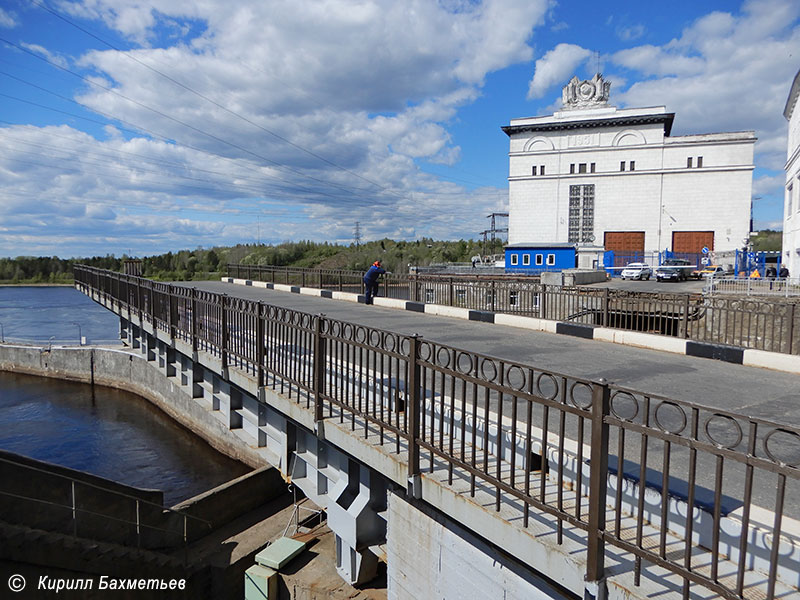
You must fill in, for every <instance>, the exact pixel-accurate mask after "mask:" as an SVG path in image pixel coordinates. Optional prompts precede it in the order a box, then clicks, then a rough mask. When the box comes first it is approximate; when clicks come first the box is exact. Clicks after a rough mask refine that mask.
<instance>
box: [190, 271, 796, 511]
mask: <svg viewBox="0 0 800 600" xmlns="http://www.w3.org/2000/svg"><path fill="white" fill-rule="evenodd" d="M625 283H647V282H625ZM178 285H192V286H195V287H196V288H198V289H203V290H207V291H210V292H216V293H224V294H228V295H229V296H237V297H240V298H247V299H251V300H260V301H262V302H265V303H267V304H272V305H276V306H281V307H285V308H291V309H294V310H299V311H302V312H307V313H311V314H320V313H324V314H325V315H326V316H328V317H330V318H333V319H338V320H342V321H349V322H351V323H357V324H361V325H365V326H368V327H375V328H380V329H384V330H388V331H393V332H397V333H401V334H406V335H410V334H419V335H421V336H423V337H425V338H428V339H430V340H434V341H437V342H440V343H443V344H447V345H450V346H453V347H456V348H461V349H464V350H468V351H469V350H471V351H476V352H480V353H482V354H485V355H490V356H495V357H497V358H504V359H507V360H513V361H517V362H520V363H524V364H529V365H531V366H533V367H537V368H539V369H543V370H552V371H556V372H558V373H562V374H566V375H573V376H576V377H582V378H586V379H599V378H605V379H606V380H607V381H608V382H609V383H614V384H617V385H620V386H624V387H628V388H632V389H635V390H638V391H641V392H645V393H649V394H655V395H660V396H665V397H668V398H672V399H675V400H684V401H688V402H693V403H697V404H701V405H704V406H707V407H712V408H719V409H722V410H727V411H730V412H734V413H739V414H743V415H746V416H751V417H758V418H762V419H766V420H769V421H773V422H776V423H779V424H782V425H794V426H797V427H800V376H798V375H793V374H789V373H785V372H781V371H772V370H769V369H762V368H757V367H746V366H743V365H736V364H732V363H726V362H722V361H717V360H711V359H704V358H697V357H692V356H684V355H679V354H672V353H668V352H661V351H657V350H648V349H644V348H634V347H629V346H623V345H620V344H613V343H609V342H600V341H594V340H585V339H582V338H576V337H571V336H566V335H558V334H553V333H546V332H536V331H529V330H525V329H519V328H515V327H508V326H503V325H496V324H493V323H482V322H478V321H465V320H463V319H457V318H452V317H440V316H436V315H429V314H424V313H417V312H413V311H407V310H398V309H392V308H384V307H380V306H374V305H373V306H367V305H365V304H356V303H354V302H347V301H342V300H333V299H330V298H321V297H317V296H306V295H301V294H294V293H290V292H282V291H275V290H269V289H265V288H260V287H251V286H242V285H238V284H230V283H222V282H192V283H191V284H189V283H185V282H184V283H178ZM660 285H663V284H660ZM507 414H508V412H507ZM540 414H541V413H540V412H539V411H538V409H537V410H536V412H535V414H534V422H537V419H538V418H539V417H538V416H537V415H540ZM551 418H552V414H551ZM567 429H568V431H567V435H568V436H569V437H572V438H573V439H576V438H575V434H576V431H575V428H574V426H573V427H570V426H568V428H567ZM553 430H554V429H553ZM745 433H746V432H745ZM612 438H613V439H612V440H611V443H612V446H611V447H612V448H616V441H615V440H616V435H612ZM637 438H638V436H630V437H629V438H627V440H626V448H625V457H626V463H627V461H631V460H633V461H634V463H635V461H636V460H637V459H636V457H637V456H638V453H639V441H638V439H637ZM648 445H649V446H650V447H651V453H652V454H651V455H649V458H648V461H647V463H648V470H649V472H650V474H649V475H648V477H647V478H648V480H651V479H652V481H654V482H658V481H660V475H658V472H659V471H660V468H661V467H660V461H661V460H662V459H661V452H662V451H663V446H661V445H658V444H654V443H653V440H652V439H651V443H650V444H648ZM797 446H798V445H797V443H796V442H790V444H789V446H788V447H787V448H784V449H789V452H790V456H792V457H796V456H798V455H800V448H798V447H797ZM698 461H699V462H698V484H699V485H700V486H701V488H704V489H701V488H697V493H698V500H700V498H701V497H702V498H703V500H704V501H705V502H710V501H713V492H712V490H713V488H714V471H715V463H714V459H713V458H712V456H711V455H709V454H707V453H704V452H701V453H700V454H699V456H698ZM634 463H631V464H634ZM725 464H726V466H725V469H724V479H723V485H722V492H723V494H724V495H725V497H726V498H725V500H724V501H723V513H726V512H728V511H730V510H735V509H736V508H738V507H740V506H741V504H742V501H741V498H742V493H743V492H742V490H743V488H744V482H745V472H744V465H743V464H741V463H735V462H732V461H726V463H725ZM688 465H689V453H688V451H687V449H686V448H685V447H683V446H679V445H673V447H672V455H671V458H670V473H671V478H677V479H678V480H680V479H682V480H684V481H686V479H687V477H688V473H687V469H688ZM625 470H626V471H628V470H629V467H628V466H626V469H625ZM760 471H761V470H760V469H757V473H756V478H755V480H754V483H753V497H752V502H753V503H754V504H757V505H758V506H761V507H764V508H767V509H772V508H773V507H774V506H775V502H776V481H775V477H774V476H773V475H771V474H769V473H767V472H760ZM633 472H637V473H638V470H637V469H634V471H632V473H633ZM673 482H675V483H673ZM673 482H671V483H670V488H673V486H676V487H678V488H680V487H681V486H682V484H681V483H680V482H679V481H677V480H675V479H673ZM656 485H658V483H656ZM684 487H685V486H684ZM798 497H800V481H797V480H791V479H790V480H789V481H788V482H787V489H786V498H785V504H784V510H783V512H784V514H785V515H786V516H790V517H793V518H794V519H798V520H800V502H799V501H798V500H797V498H798Z"/></svg>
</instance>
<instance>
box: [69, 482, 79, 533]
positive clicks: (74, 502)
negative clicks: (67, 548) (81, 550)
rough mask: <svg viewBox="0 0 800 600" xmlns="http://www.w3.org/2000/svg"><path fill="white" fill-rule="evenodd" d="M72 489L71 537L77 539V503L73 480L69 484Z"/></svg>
mask: <svg viewBox="0 0 800 600" xmlns="http://www.w3.org/2000/svg"><path fill="white" fill-rule="evenodd" d="M70 484H71V489H72V535H73V536H74V537H78V502H77V499H76V498H75V480H74V479H73V480H72V481H71V482H70Z"/></svg>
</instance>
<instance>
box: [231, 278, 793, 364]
mask: <svg viewBox="0 0 800 600" xmlns="http://www.w3.org/2000/svg"><path fill="white" fill-rule="evenodd" d="M222 282H223V283H233V284H236V285H251V286H254V287H265V288H269V289H275V290H279V291H286V292H293V293H296V294H304V295H307V296H321V297H323V298H333V299H335V300H345V301H347V302H360V303H363V302H364V296H363V295H361V294H353V293H350V292H337V291H330V290H319V289H316V288H305V287H297V286H291V285H285V284H278V283H276V284H271V283H264V282H261V281H250V280H248V279H236V278H234V277H223V278H222ZM373 302H374V304H375V306H382V307H384V308H394V309H400V310H410V311H413V312H422V313H425V314H429V315H435V316H440V317H452V318H455V319H464V320H468V321H479V322H482V323H495V324H497V325H507V326H509V327H518V328H520V329H529V330H531V331H542V332H545V333H556V334H559V335H569V336H572V337H579V338H582V339H586V340H595V341H599V342H609V343H612V344H620V345H623V346H631V347H634V348H645V349H647V350H660V351H662V352H670V353H672V354H683V355H686V356H693V357H696V358H709V359H712V360H721V361H724V362H730V363H733V364H738V365H744V366H748V367H760V368H764V369H772V370H774V371H783V372H786V373H794V374H797V375H800V356H796V355H793V354H781V353H778V352H767V351H766V350H752V349H748V348H741V347H738V346H726V345H723V344H710V343H707V342H696V341H693V340H685V339H681V338H676V337H671V336H663V335H655V334H652V333H643V332H641V331H628V330H624V329H611V328H608V327H597V326H594V325H582V324H578V323H569V322H563V321H549V320H546V319H540V318H537V317H523V316H521V315H509V314H505V313H493V312H488V311H480V310H472V309H468V308H459V307H457V306H445V305H442V304H424V303H422V302H414V301H409V300H398V299H395V298H374V299H373Z"/></svg>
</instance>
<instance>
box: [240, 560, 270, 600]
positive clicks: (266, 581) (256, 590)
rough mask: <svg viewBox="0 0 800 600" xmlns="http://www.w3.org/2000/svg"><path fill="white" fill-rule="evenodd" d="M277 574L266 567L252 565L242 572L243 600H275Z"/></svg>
mask: <svg viewBox="0 0 800 600" xmlns="http://www.w3.org/2000/svg"><path fill="white" fill-rule="evenodd" d="M277 598H278V574H277V573H276V572H275V571H273V570H272V569H269V568H267V567H262V566H261V565H253V566H252V567H250V568H249V569H247V571H245V572H244V600H277Z"/></svg>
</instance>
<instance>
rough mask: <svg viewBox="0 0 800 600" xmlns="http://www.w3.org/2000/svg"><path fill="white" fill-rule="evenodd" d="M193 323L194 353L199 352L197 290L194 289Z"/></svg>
mask: <svg viewBox="0 0 800 600" xmlns="http://www.w3.org/2000/svg"><path fill="white" fill-rule="evenodd" d="M191 298H192V321H191V332H192V352H193V353H196V352H197V288H195V287H193V288H192V296H191Z"/></svg>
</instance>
